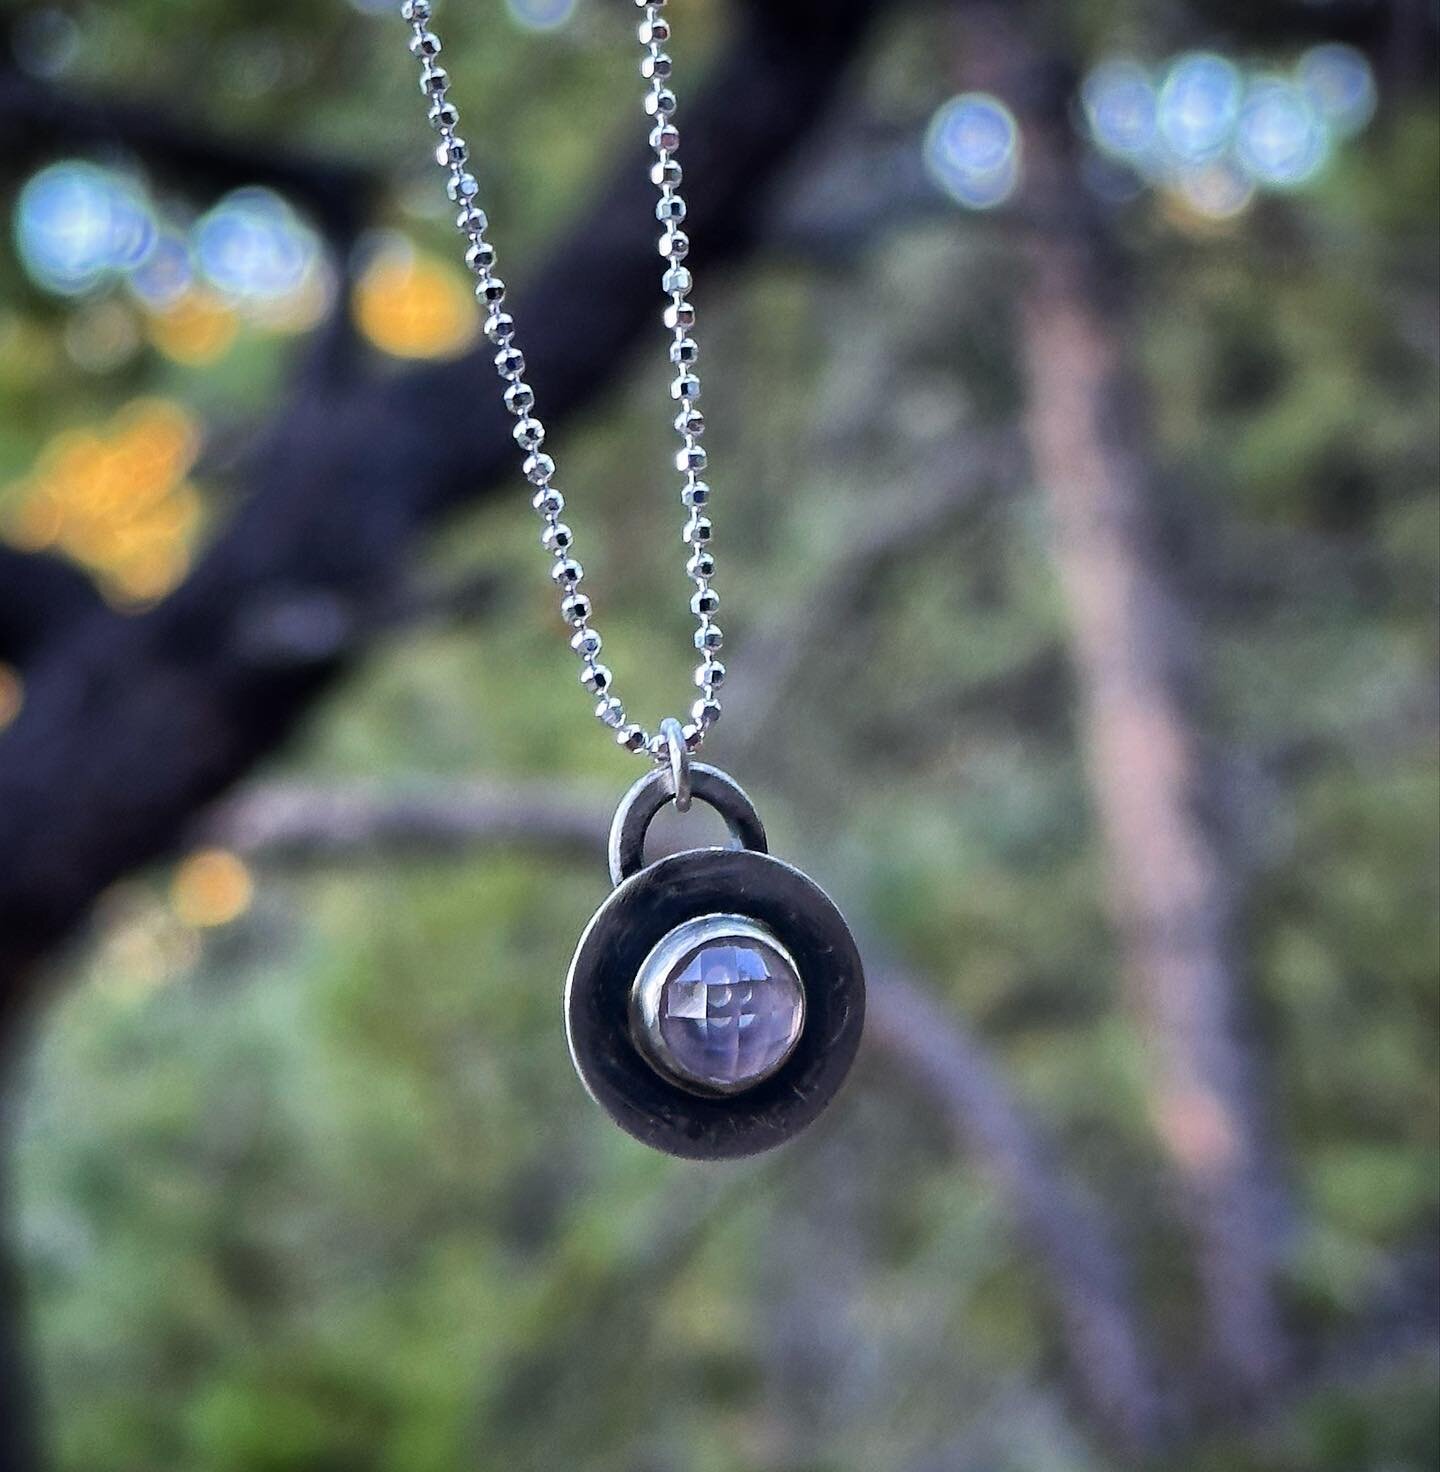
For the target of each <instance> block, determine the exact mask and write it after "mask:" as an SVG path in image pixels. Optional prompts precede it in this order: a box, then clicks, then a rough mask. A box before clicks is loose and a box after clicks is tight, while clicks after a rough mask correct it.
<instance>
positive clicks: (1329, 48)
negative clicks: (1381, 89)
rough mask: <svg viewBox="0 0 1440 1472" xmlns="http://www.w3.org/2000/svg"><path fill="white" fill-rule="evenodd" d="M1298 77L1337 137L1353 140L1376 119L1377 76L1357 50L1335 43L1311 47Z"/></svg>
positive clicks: (1303, 59)
mask: <svg viewBox="0 0 1440 1472" xmlns="http://www.w3.org/2000/svg"><path fill="white" fill-rule="evenodd" d="M1295 76H1296V80H1297V81H1298V82H1299V83H1300V86H1301V87H1302V88H1303V89H1304V91H1305V95H1306V96H1307V97H1308V98H1309V99H1310V102H1311V104H1312V106H1314V108H1315V109H1316V111H1317V112H1318V113H1319V114H1320V116H1321V117H1322V118H1324V119H1325V122H1326V123H1327V124H1328V126H1329V127H1330V129H1331V130H1332V132H1334V133H1335V135H1336V136H1337V137H1340V138H1351V137H1353V136H1354V135H1355V134H1356V133H1358V132H1360V131H1361V130H1362V129H1363V128H1364V127H1365V125H1366V124H1367V123H1368V122H1369V121H1370V119H1371V118H1372V117H1374V116H1375V105H1376V101H1377V94H1376V90H1375V73H1374V71H1373V70H1372V69H1371V66H1370V63H1369V62H1368V61H1367V60H1366V59H1365V57H1364V56H1363V55H1362V54H1361V53H1360V52H1359V51H1357V50H1356V49H1355V48H1354V47H1353V46H1346V45H1343V44H1342V43H1340V42H1338V41H1335V42H1330V43H1329V44H1327V45H1324V46H1313V47H1311V49H1310V50H1309V51H1307V52H1306V53H1305V54H1304V56H1302V57H1301V58H1300V62H1299V65H1298V66H1297V67H1296V68H1295Z"/></svg>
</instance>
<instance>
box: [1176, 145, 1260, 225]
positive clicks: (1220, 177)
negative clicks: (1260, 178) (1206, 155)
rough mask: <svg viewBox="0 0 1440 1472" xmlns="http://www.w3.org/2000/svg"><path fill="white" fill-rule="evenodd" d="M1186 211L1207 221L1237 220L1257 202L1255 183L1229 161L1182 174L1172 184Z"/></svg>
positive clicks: (1195, 167)
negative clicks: (1252, 201) (1253, 202)
mask: <svg viewBox="0 0 1440 1472" xmlns="http://www.w3.org/2000/svg"><path fill="white" fill-rule="evenodd" d="M1170 189H1171V191H1172V193H1173V194H1174V195H1175V196H1176V197H1177V198H1178V199H1179V200H1180V201H1181V202H1182V203H1183V204H1184V205H1185V207H1186V208H1187V209H1189V210H1191V211H1193V212H1194V213H1195V214H1197V215H1199V216H1201V217H1203V218H1204V219H1206V220H1216V221H1221V220H1233V219H1234V218H1235V217H1236V216H1237V215H1240V214H1243V213H1244V211H1245V210H1246V209H1247V208H1248V206H1249V204H1250V201H1251V200H1252V199H1254V198H1255V181H1254V179H1252V178H1251V177H1250V176H1249V175H1248V174H1245V173H1243V172H1242V171H1241V170H1240V169H1238V168H1236V167H1235V165H1234V164H1233V163H1232V162H1231V161H1230V160H1229V159H1212V160H1211V161H1210V162H1209V163H1204V164H1196V165H1195V166H1194V167H1193V168H1189V169H1184V170H1181V171H1180V172H1179V173H1177V174H1176V175H1175V176H1174V177H1173V179H1172V180H1171V182H1170Z"/></svg>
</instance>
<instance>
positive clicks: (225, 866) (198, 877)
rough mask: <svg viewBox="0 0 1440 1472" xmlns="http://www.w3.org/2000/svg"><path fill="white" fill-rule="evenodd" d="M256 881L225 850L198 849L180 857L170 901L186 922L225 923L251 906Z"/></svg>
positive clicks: (241, 864)
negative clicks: (182, 857)
mask: <svg viewBox="0 0 1440 1472" xmlns="http://www.w3.org/2000/svg"><path fill="white" fill-rule="evenodd" d="M254 894H255V882H254V880H253V879H251V877H250V870H249V869H248V868H247V867H246V865H245V862H244V860H242V859H241V858H240V857H239V856H238V855H236V854H232V853H231V852H230V851H229V850H228V849H223V848H207V849H200V850H198V851H197V852H195V853H193V854H190V855H189V856H188V857H187V858H185V859H182V860H181V862H180V866H179V867H178V868H177V869H176V870H175V877H174V878H173V879H172V880H171V882H170V903H171V906H172V907H173V908H174V911H175V913H176V915H178V916H179V917H180V919H181V920H184V921H185V922H186V923H187V924H189V925H207V926H208V925H228V924H229V923H230V922H231V921H232V920H234V919H236V918H237V917H238V916H240V915H243V914H244V913H245V911H246V910H248V909H249V908H250V901H251V899H252V898H253V897H254Z"/></svg>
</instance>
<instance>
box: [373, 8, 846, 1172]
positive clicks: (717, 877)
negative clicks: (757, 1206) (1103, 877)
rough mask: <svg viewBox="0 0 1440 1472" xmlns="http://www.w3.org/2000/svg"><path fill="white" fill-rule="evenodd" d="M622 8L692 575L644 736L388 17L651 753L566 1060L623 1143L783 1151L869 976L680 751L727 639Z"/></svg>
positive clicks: (737, 796) (458, 143)
mask: <svg viewBox="0 0 1440 1472" xmlns="http://www.w3.org/2000/svg"><path fill="white" fill-rule="evenodd" d="M636 3H637V6H638V8H639V10H640V12H641V15H642V17H643V18H642V20H641V22H640V27H639V39H640V45H641V47H642V49H643V52H644V55H643V57H642V59H641V62H640V73H641V76H642V77H644V79H645V81H646V83H647V89H646V92H645V111H646V113H647V114H648V115H649V117H650V118H651V119H652V120H653V121H652V130H651V133H650V146H651V148H652V149H653V150H654V152H655V164H654V167H653V168H652V170H651V178H652V179H653V181H654V183H655V186H656V189H657V190H658V199H657V202H656V206H655V218H656V220H657V222H658V223H659V225H660V237H659V249H660V256H661V261H662V266H661V273H662V274H661V283H660V284H661V288H662V291H663V293H664V295H665V297H666V298H667V299H668V303H667V305H666V307H665V310H664V321H665V326H666V327H667V328H668V329H669V330H670V333H671V342H670V362H671V363H672V364H673V365H674V367H675V377H674V379H673V381H672V382H671V385H670V394H671V397H672V398H673V399H674V400H675V403H676V405H677V412H676V415H675V432H676V434H677V435H678V436H679V438H680V449H679V450H678V451H677V452H676V455H675V468H676V470H677V471H678V472H679V474H680V476H681V477H682V486H681V491H680V499H681V502H682V504H683V506H684V508H685V516H686V520H685V525H684V532H683V541H684V544H685V547H686V550H687V561H686V563H685V571H686V573H687V575H688V576H689V577H690V579H691V580H692V581H693V583H694V585H695V591H694V593H693V594H692V596H691V598H690V611H691V612H692V613H693V614H694V615H695V619H696V627H695V635H694V643H695V648H696V651H697V652H698V654H699V657H700V658H699V663H698V664H697V665H696V667H695V685H696V688H697V690H698V691H699V695H698V697H697V698H696V700H695V702H694V704H693V705H692V706H691V707H690V719H689V720H688V721H684V722H682V721H680V720H678V719H676V718H675V717H667V718H666V719H665V720H662V721H661V722H660V723H659V726H658V728H657V729H656V731H655V732H654V733H653V734H652V733H650V732H648V731H647V730H646V729H645V728H644V727H643V726H641V725H638V724H636V723H635V722H632V721H630V720H629V719H628V717H627V714H626V711H625V707H624V705H623V704H622V703H621V701H620V698H619V696H618V695H616V694H615V692H614V690H613V688H612V686H613V677H612V675H611V672H610V670H609V669H608V668H607V667H606V666H605V665H604V664H601V663H600V651H601V647H602V640H601V637H600V634H599V632H598V631H597V630H596V628H595V627H594V625H593V623H592V622H591V619H592V613H593V610H592V605H591V601H590V598H589V596H588V594H586V593H583V592H581V591H580V585H581V582H582V580H583V578H584V570H583V569H582V568H581V566H580V563H579V562H577V561H576V560H575V558H574V556H573V555H572V551H573V543H574V535H573V533H572V532H571V530H570V528H569V527H568V526H567V525H566V524H565V523H564V522H563V521H562V520H561V519H560V518H561V515H562V513H563V512H564V510H565V498H564V496H563V495H562V494H561V492H560V491H559V490H558V489H557V488H556V486H555V484H554V477H555V461H554V459H553V458H552V457H551V456H550V455H549V454H547V453H546V451H545V448H544V445H545V426H544V425H543V424H542V423H541V421H540V419H539V418H538V417H537V415H536V413H535V393H534V390H533V389H532V388H531V387H530V385H529V384H528V383H527V382H526V381H525V356H524V354H523V353H522V352H521V351H520V348H519V346H518V343H517V339H516V327H515V319H514V318H513V317H512V316H511V315H510V313H509V312H508V311H507V310H506V309H505V302H506V288H505V283H504V281H502V280H501V279H500V277H499V276H498V275H497V274H496V255H495V247H494V246H493V245H492V244H491V243H490V241H489V240H487V239H486V231H487V230H488V228H489V221H488V219H487V218H486V215H485V211H484V210H483V209H481V208H480V205H479V204H478V202H477V196H478V194H479V187H480V186H479V183H478V181H477V180H476V178H475V175H474V174H473V173H471V172H470V170H469V168H468V167H467V164H468V161H469V149H468V147H467V146H466V143H465V140H464V139H463V138H462V137H461V136H460V134H459V132H458V128H459V125H460V114H459V111H458V109H457V108H456V107H455V105H454V103H453V102H451V101H450V99H449V96H448V92H449V87H450V77H449V75H448V73H447V72H446V70H445V68H444V67H442V66H441V65H440V63H439V61H438V60H437V58H438V57H439V55H440V50H441V43H440V38H439V36H438V35H436V33H435V32H434V30H432V29H431V25H430V20H431V10H432V6H431V0H404V4H403V5H402V6H401V15H402V16H403V18H404V19H405V20H406V21H407V22H408V23H409V26H410V30H411V37H410V50H411V53H412V54H413V55H414V56H415V57H416V58H417V59H418V60H419V62H420V90H421V92H422V93H423V94H424V96H425V97H426V98H427V99H428V100H429V102H430V109H429V114H428V117H429V121H430V126H431V127H432V128H433V129H434V130H435V132H436V133H437V134H438V136H439V142H438V143H437V144H436V147H435V160H436V162H437V163H438V164H439V165H440V167H441V168H442V169H444V170H445V172H446V174H447V176H448V177H447V184H446V187H447V189H448V192H449V195H450V198H451V200H452V201H453V203H454V204H455V206H456V209H457V211H458V213H457V214H456V217H455V224H456V228H457V229H458V230H459V231H460V234H461V235H462V236H463V237H464V239H465V241H466V251H465V263H466V265H467V266H468V267H469V268H470V270H471V272H472V273H473V274H474V277H475V295H476V298H477V299H478V301H479V302H480V304H481V307H482V309H483V310H484V312H485V314H486V315H485V322H484V333H485V336H486V338H487V339H488V341H489V343H490V344H491V346H492V347H493V348H494V350H495V354H494V364H495V371H496V372H497V373H498V374H499V376H500V379H501V381H502V382H503V383H504V385H505V387H504V390H503V393H504V399H505V405H506V408H508V409H509V410H510V412H511V413H512V414H513V415H514V416H515V427H514V431H513V433H514V437H515V442H516V444H517V445H518V446H519V449H520V452H521V455H522V457H523V461H522V466H521V469H522V471H523V473H524V476H525V478H526V480H527V481H529V482H530V484H531V485H532V486H533V487H534V491H533V494H532V497H531V504H532V505H533V506H534V508H535V510H536V511H537V512H538V513H539V515H540V517H541V519H542V521H543V523H544V525H543V527H542V529H541V532H540V543H541V546H542V547H543V548H544V549H545V550H546V551H547V552H549V553H550V554H551V557H552V559H553V560H552V564H551V568H550V576H551V578H552V579H553V581H554V582H555V585H556V588H557V590H558V592H559V595H560V614H561V617H562V619H563V620H564V622H565V624H566V626H567V627H568V628H569V629H570V630H571V631H572V632H571V637H570V647H571V648H572V649H574V651H575V652H576V654H577V655H578V656H579V658H580V683H581V685H582V686H583V687H584V689H585V690H586V691H588V692H589V694H590V695H592V696H594V697H595V698H596V705H595V715H596V718H597V719H598V720H599V721H600V722H601V724H602V725H604V726H605V727H607V728H609V729H610V730H612V731H613V732H614V736H615V740H616V742H617V743H618V744H619V745H620V746H621V747H622V748H623V749H624V750H626V751H629V752H633V753H636V754H637V755H639V756H641V757H642V758H643V759H645V760H646V761H648V762H650V763H651V769H650V770H649V771H648V772H647V773H646V774H645V775H644V776H642V777H641V778H640V779H639V780H638V781H637V782H636V783H635V784H634V785H633V786H632V787H631V788H630V790H629V791H628V792H627V793H626V794H625V796H624V797H623V798H622V799H621V801H620V805H619V807H618V808H617V810H616V813H615V820H614V823H613V825H612V827H611V830H610V878H611V881H612V883H613V885H614V889H613V890H612V892H611V894H610V896H609V898H608V899H606V901H605V902H604V903H603V904H602V905H601V906H600V908H599V909H598V910H597V911H596V912H595V915H594V917H593V918H592V919H591V921H590V923H589V925H587V926H586V927H585V931H584V933H583V934H582V936H581V937H580V943H579V946H578V948H577V950H576V952H575V958H574V960H573V961H572V962H571V966H570V974H569V977H568V979H567V982H566V987H565V1015H566V1030H567V1033H568V1036H569V1041H570V1052H571V1056H572V1058H573V1059H574V1062H575V1067H576V1069H577V1071H578V1072H579V1074H580V1077H581V1079H582V1081H583V1082H584V1084H585V1086H586V1088H587V1089H588V1090H589V1091H590V1093H591V1095H592V1096H593V1097H594V1099H595V1100H596V1102H597V1103H599V1104H600V1105H601V1107H602V1108H604V1109H605V1110H606V1112H607V1113H608V1114H609V1115H610V1116H611V1118H612V1119H614V1120H615V1122H616V1123H617V1124H619V1125H620V1126H621V1127H622V1128H623V1129H625V1130H628V1131H629V1132H630V1133H631V1134H632V1135H634V1136H635V1137H636V1138H637V1139H639V1140H642V1141H643V1142H644V1143H646V1144H648V1145H652V1146H654V1147H655V1148H656V1149H659V1150H664V1151H667V1152H669V1153H670V1154H673V1155H684V1156H690V1157H692V1158H697V1159H721V1158H724V1157H728V1156H737V1155H750V1154H754V1153H756V1152H757V1151H760V1150H766V1149H769V1148H770V1147H771V1146H773V1145H778V1144H780V1143H782V1142H783V1141H785V1140H787V1139H789V1138H790V1137H791V1136H792V1135H794V1134H795V1133H796V1132H797V1131H799V1130H801V1129H803V1128H804V1127H805V1126H806V1125H807V1124H809V1123H810V1121H811V1120H813V1119H814V1118H815V1116H816V1115H817V1114H819V1113H820V1111H821V1110H822V1109H824V1107H825V1106H826V1105H827V1104H828V1103H829V1102H830V1100H831V1099H832V1098H833V1097H834V1095H835V1092H836V1090H837V1089H838V1088H839V1087H840V1085H841V1083H842V1082H843V1081H844V1078H845V1075H846V1074H847V1073H848V1072H849V1069H850V1065H851V1063H852V1061H853V1060H854V1057H855V1051H856V1048H857V1047H858V1046H859V1042H860V1031H861V1028H862V1026H863V1022H864V1012H865V983H864V977H863V974H862V970H861V965H860V957H859V954H858V952H857V951H856V949H855V943H854V940H853V939H852V938H851V935H850V932H849V929H848V928H847V927H846V924H845V921H844V919H843V917H842V916H841V914H840V912H839V911H838V910H837V909H836V908H835V906H834V904H833V903H832V902H831V901H830V899H829V897H828V896H827V895H826V894H825V893H824V891H823V890H821V889H820V888H819V887H818V886H817V885H816V884H814V883H813V882H812V881H811V880H810V879H808V878H807V877H806V876H805V875H804V874H802V873H801V872H800V871H799V870H798V869H795V868H793V867H792V866H791V865H789V864H786V863H783V862H781V860H779V859H776V858H774V857H772V856H771V855H770V853H769V852H768V849H767V846H766V840H765V829H764V827H763V825H762V824H761V822H760V819H759V816H758V815H757V814H756V811H755V807H754V805H753V804H752V803H751V801H750V799H749V798H748V797H747V796H746V795H745V793H744V792H743V791H742V790H741V788H740V787H739V785H738V784H737V783H736V782H734V781H733V780H732V779H731V778H730V777H728V776H727V775H726V774H725V773H724V772H722V771H720V770H719V769H718V768H716V767H712V766H707V765H704V764H702V763H700V762H692V760H691V757H692V755H693V753H695V752H696V751H698V750H699V749H700V747H701V745H702V744H703V743H704V741H705V738H706V736H707V734H708V733H709V731H710V730H711V729H712V728H713V727H714V725H715V723H716V722H717V721H718V720H719V719H720V696H719V691H720V687H721V686H722V684H723V683H724V680H725V666H724V665H723V664H722V663H721V661H720V658H719V653H720V650H721V647H722V646H723V644H724V636H723V634H722V633H721V630H720V626H719V625H718V624H717V623H716V622H715V614H716V613H717V611H718V610H719V607H720V599H719V595H718V594H717V593H716V592H715V590H714V588H713V587H712V586H711V580H712V578H713V577H714V573H715V558H714V555H713V553H712V552H711V550H710V545H709V543H710V538H711V531H712V527H711V522H710V517H709V516H708V514H707V512H706V507H707V506H708V505H709V503H710V487H709V486H708V485H707V484H706V482H705V481H704V480H703V479H701V477H702V475H703V474H704V472H705V469H706V463H707V458H708V457H707V456H706V453H705V449H704V447H703V446H702V444H701V438H702V436H703V435H704V432H705V419H704V416H703V415H702V414H701V412H700V410H699V408H698V407H697V406H696V401H697V400H698V399H699V397H700V378H699V375H698V374H697V372H696V369H695V365H696V362H697V360H698V358H699V347H698V346H697V344H696V342H695V339H694V337H693V336H692V332H693V329H694V327H695V308H694V306H693V304H692V303H691V300H690V292H691V289H692V285H693V282H692V278H691V273H690V270H689V269H688V268H687V267H686V265H685V258H686V256H687V255H688V254H689V250H690V240H689V237H688V236H687V235H686V233H685V231H684V229H683V228H682V227H683V225H684V221H685V215H686V207H685V200H684V198H683V196H682V195H681V194H680V184H681V180H682V178H683V174H682V170H681V167H680V163H679V160H678V158H677V153H678V150H679V147H680V132H679V128H678V127H677V126H676V123H675V112H676V99H675V93H674V91H673V90H672V89H671V86H670V77H671V71H672V62H671V58H670V56H669V54H668V52H667V51H666V50H665V47H666V44H667V42H668V41H669V39H670V22H669V21H668V20H667V19H666V18H665V15H664V14H663V12H664V9H665V0H636ZM692 798H699V799H700V800H701V801H702V802H704V803H706V804H708V805H709V806H711V807H713V808H714V809H715V810H716V811H717V812H718V813H719V814H720V816H721V817H722V818H723V819H724V820H725V825H726V827H727V829H728V830H729V834H730V847H729V848H703V849H691V850H688V851H686V852H684V853H677V854H671V855H668V856H667V857H665V858H662V859H658V860H656V861H655V862H654V863H651V864H646V863H645V860H644V847H645V834H646V831H647V829H648V828H649V826H650V823H651V820H652V819H653V818H654V817H655V815H656V813H658V812H659V811H660V810H661V809H662V808H663V807H665V806H666V805H667V804H669V803H672V802H673V803H674V805H675V807H676V808H677V809H678V810H679V811H681V812H685V811H687V810H688V809H689V807H690V804H691V800H692Z"/></svg>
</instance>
